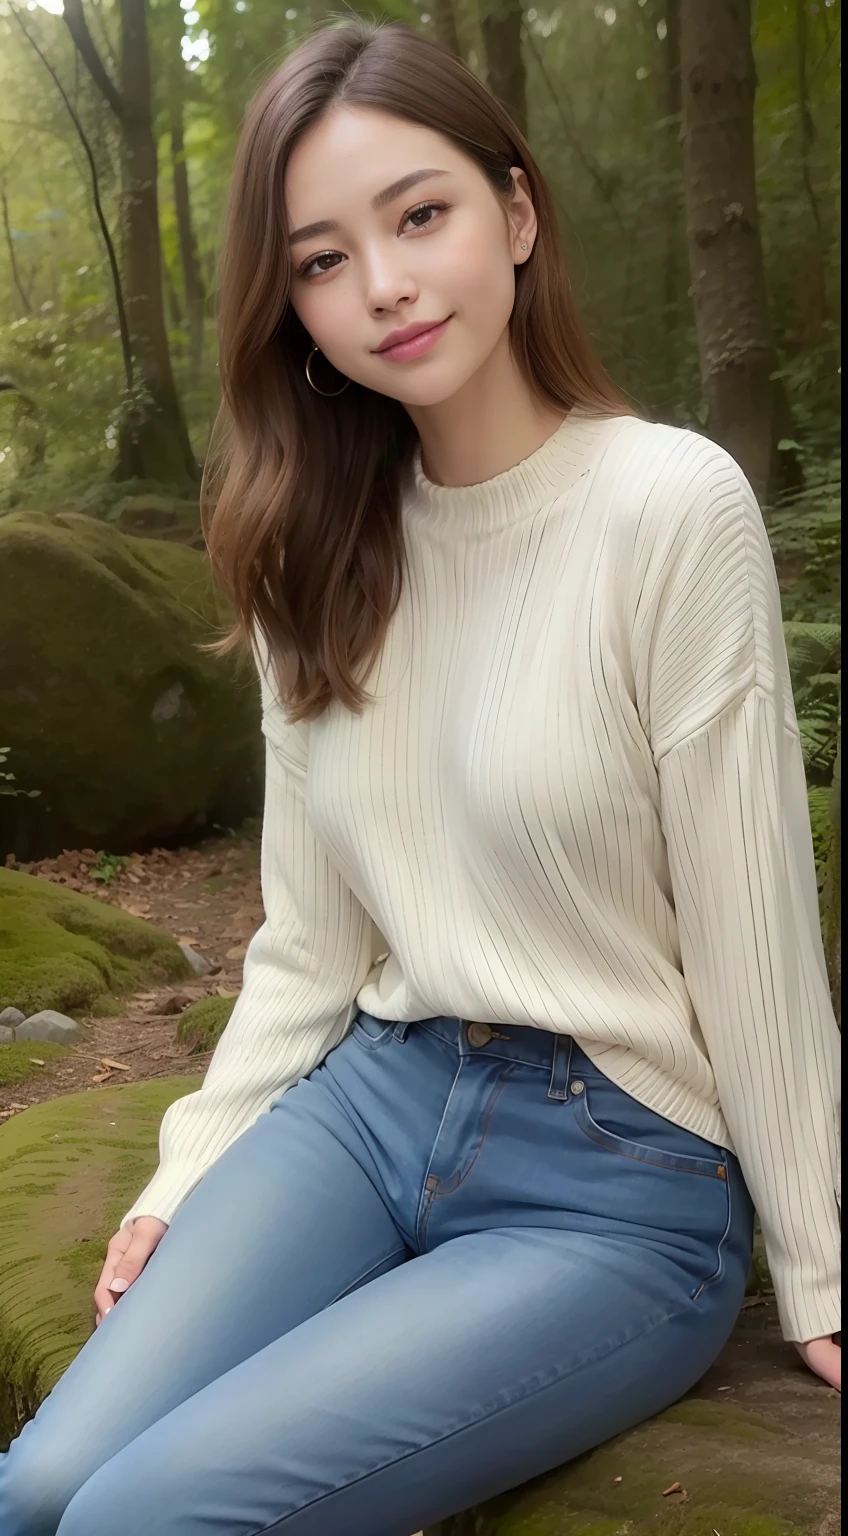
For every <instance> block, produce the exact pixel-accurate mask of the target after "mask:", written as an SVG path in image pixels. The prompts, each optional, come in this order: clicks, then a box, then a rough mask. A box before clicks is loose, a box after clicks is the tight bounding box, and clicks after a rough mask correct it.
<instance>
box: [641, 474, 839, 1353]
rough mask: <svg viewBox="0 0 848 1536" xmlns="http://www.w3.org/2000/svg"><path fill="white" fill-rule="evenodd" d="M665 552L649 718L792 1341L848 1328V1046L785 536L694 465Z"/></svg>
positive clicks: (750, 503) (750, 498)
mask: <svg viewBox="0 0 848 1536" xmlns="http://www.w3.org/2000/svg"><path fill="white" fill-rule="evenodd" d="M692 486H693V492H692V496H691V498H690V500H689V503H688V505H687V507H686V508H685V509H684V510H683V512H682V514H681V515H680V516H678V517H676V518H675V520H674V521H675V527H674V528H673V530H672V531H671V533H670V537H669V538H668V539H667V540H666V541H665V542H664V543H663V542H662V541H660V547H659V548H658V558H657V572H656V580H655V582H653V583H652V582H651V581H650V579H649V580H648V582H647V586H646V603H647V607H648V609H651V608H653V612H652V615H651V624H650V630H651V637H650V646H649V647H647V652H646V653H647V654H648V655H649V660H648V662H647V667H646V699H645V702H646V713H647V717H648V724H649V735H650V739H651V746H652V752H653V755H654V759H655V761H656V764H657V768H658V774H659V783H660V804H661V820H662V824H663V831H664V834H665V838H666V843H667V848H668V859H669V869H670V875H671V882H672V888H673V898H674V905H675V911H676V916H677V924H678V933H679V943H680V951H681V959H682V966H683V971H684V976H685V979H686V983H687V987H688V990H689V993H690V995H691V998H692V1001H693V1005H694V1008H695V1012H696V1015H697V1018H698V1022H699V1024H700V1027H701V1030H702V1033H703V1036H704V1040H705V1043H706V1047H707V1051H708V1053H709V1057H710V1061H711V1063H712V1067H713V1070H714V1073H715V1078H716V1085H717V1089H718V1095H719V1099H720V1103H721V1107H722V1110H723V1112H724V1116H725V1120H726V1122H727V1124H728V1127H729V1129H730V1134H731V1136H732V1138H733V1142H734V1146H735V1150H736V1152H737V1154H738V1156H739V1159H740V1162H741V1165H742V1169H743V1172H744V1174H745V1178H746V1182H747V1184H748V1187H749V1189H750V1191H751V1195H752V1198H753V1200H754V1203H755V1205H756V1208H757V1211H758V1213H759V1216H760V1221H761V1223H762V1228H763V1235H764V1239H765V1244H766V1251H767V1255H768V1259H769V1265H770V1269H771V1274H772V1278H773V1281H774V1286H775V1292H776V1296H777V1302H778V1307H779V1312H780V1318H781V1324H782V1327H783V1331H784V1334H785V1336H786V1338H787V1339H793V1340H798V1341H805V1340H809V1339H811V1338H816V1337H819V1336H822V1335H826V1334H830V1333H832V1332H834V1331H836V1330H837V1329H839V1328H840V1327H841V1322H840V1261H839V1253H840V1219H839V1123H838V1108H839V1034H838V1028H837V1024H836V1020H835V1017H834V1013H833V1009H832V1005H831V999H830V992H829V987H828V981H827V974H826V968H825V959H824V951H823V945H822V938H821V929H820V925H819V914H818V897H817V890H816V878H815V864H814V857H813V846H812V836H811V830H810V819H809V811H808V805H807V794H806V783H805V774H804V766H803V759H802V755H801V746H800V740H799V734H798V726H797V718H796V715H795V709H794V704H793V700H792V689H791V683H790V677H789V668H788V662H787V656H786V646H785V640H784V635H783V628H782V622H781V608H780V594H779V589H778V584H777V577H776V573H775V568H774V560H773V556H772V553H771V549H770V546H769V542H768V536H767V533H766V529H765V524H764V522H763V518H762V515H761V513H760V510H759V507H758V506H757V503H756V500H755V498H754V495H753V492H752V491H751V488H750V486H749V485H748V483H747V481H746V480H745V479H744V476H743V475H742V474H741V471H740V470H739V469H738V467H737V466H736V465H735V463H734V461H733V460H732V459H731V458H730V456H729V455H726V454H724V453H723V451H722V450H721V449H716V448H715V447H714V445H709V447H708V448H705V449H704V450H702V451H701V453H700V455H698V456H697V462H696V470H695V474H694V476H693V482H692Z"/></svg>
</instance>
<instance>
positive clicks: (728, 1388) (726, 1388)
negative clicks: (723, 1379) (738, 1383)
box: [718, 1387, 733, 1392]
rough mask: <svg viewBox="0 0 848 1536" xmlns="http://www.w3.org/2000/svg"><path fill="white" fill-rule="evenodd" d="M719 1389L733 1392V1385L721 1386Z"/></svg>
mask: <svg viewBox="0 0 848 1536" xmlns="http://www.w3.org/2000/svg"><path fill="white" fill-rule="evenodd" d="M718 1390H719V1392H732V1391H733V1388H732V1387H719V1389H718Z"/></svg>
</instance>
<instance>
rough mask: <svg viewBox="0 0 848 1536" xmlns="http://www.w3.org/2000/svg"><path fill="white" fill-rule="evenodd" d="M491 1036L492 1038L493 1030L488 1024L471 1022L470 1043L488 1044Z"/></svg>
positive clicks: (469, 1027) (469, 1028)
mask: <svg viewBox="0 0 848 1536" xmlns="http://www.w3.org/2000/svg"><path fill="white" fill-rule="evenodd" d="M491 1038H492V1031H491V1029H490V1028H489V1026H488V1024H477V1023H474V1024H469V1026H468V1043H469V1045H488V1044H489V1041H490V1040H491Z"/></svg>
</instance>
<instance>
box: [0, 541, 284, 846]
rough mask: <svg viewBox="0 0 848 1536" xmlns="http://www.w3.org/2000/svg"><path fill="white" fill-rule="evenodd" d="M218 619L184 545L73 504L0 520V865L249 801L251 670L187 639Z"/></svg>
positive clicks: (206, 572)
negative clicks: (2, 790)
mask: <svg viewBox="0 0 848 1536" xmlns="http://www.w3.org/2000/svg"><path fill="white" fill-rule="evenodd" d="M230 618H231V615H230V612H229V610H228V608H227V605H226V603H225V600H224V598H223V597H222V596H221V594H220V592H219V591H218V590H217V588H216V586H215V583H214V581H213V578H212V575H211V569H210V565H209V561H208V559H207V557H206V556H205V554H202V553H199V552H198V551H197V550H193V549H189V548H187V547H185V546H184V545H182V544H180V543H177V542H174V543H172V542H164V541H160V540H158V539H149V538H148V539H145V538H132V537H130V536H128V535H127V534H125V533H122V532H121V531H120V530H119V529H117V528H116V527H114V526H112V525H110V524H108V523H104V522H100V521H98V520H97V519H95V518H91V517H86V516H84V515H83V514H81V513H73V512H66V513H45V512H12V513H9V514H8V515H7V516H5V517H4V518H3V519H2V521H0V652H2V655H3V658H4V665H3V667H2V670H0V721H2V725H0V743H2V745H3V746H6V747H9V748H10V757H9V761H8V765H7V766H8V770H9V771H10V772H12V773H14V774H15V782H16V785H17V787H18V788H19V789H20V790H22V791H24V792H25V793H24V794H22V795H19V796H15V797H12V796H2V797H0V863H2V861H3V857H4V856H5V855H6V854H7V853H9V852H11V853H14V854H15V855H16V857H17V858H18V859H21V860H26V859H35V858H41V857H47V856H52V855H54V854H56V853H59V852H61V850H62V849H63V848H84V847H94V848H96V849H101V848H103V849H107V850H108V851H109V852H111V853H125V852H132V851H135V850H137V849H140V848H144V847H150V846H155V845H156V844H157V843H163V842H168V841H174V840H175V839H177V838H180V837H183V838H185V837H190V836H193V835H196V834H199V833H201V832H202V831H204V830H208V829H209V828H211V827H214V826H229V827H235V826H238V825H239V824H240V823H241V821H242V820H244V818H245V817H246V816H248V815H252V814H255V813H257V811H258V809H259V808H260V805H261V785H262V762H263V753H262V735H261V730H260V723H259V722H260V701H259V688H258V684H257V681H256V677H255V671H254V668H253V666H252V663H251V662H250V661H249V660H245V661H240V662H236V661H235V660H234V659H233V658H232V657H228V658H222V657H216V656H213V655H210V654H208V653H204V652H203V651H201V650H200V648H199V647H200V646H201V645H203V644H208V643H210V642H212V641H214V640H215V639H217V638H219V637H220V635H221V634H222V633H224V631H225V629H226V628H228V627H229V623H230ZM30 791H38V794H37V796H36V797H35V798H30V797H29V792H30Z"/></svg>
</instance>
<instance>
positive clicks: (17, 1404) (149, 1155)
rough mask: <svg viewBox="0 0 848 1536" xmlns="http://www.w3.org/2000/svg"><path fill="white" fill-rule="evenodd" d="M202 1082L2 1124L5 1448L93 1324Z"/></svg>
mask: <svg viewBox="0 0 848 1536" xmlns="http://www.w3.org/2000/svg"><path fill="white" fill-rule="evenodd" d="M201 1081H202V1078H201V1077H198V1076H193V1077H171V1078H163V1079H161V1080H160V1081H158V1082H151V1083H129V1084H126V1085H124V1086H122V1087H114V1088H100V1089H98V1090H91V1091H90V1092H88V1093H75V1094H69V1095H67V1096H66V1097H64V1098H59V1099H51V1100H49V1101H48V1102H47V1103H44V1104H36V1105H34V1106H33V1107H32V1108H31V1109H27V1110H24V1112H23V1113H22V1114H19V1115H16V1116H15V1117H14V1119H12V1120H9V1121H7V1123H6V1124H5V1125H4V1126H2V1128H0V1231H2V1233H3V1262H2V1264H0V1446H3V1447H5V1446H7V1445H8V1443H9V1440H10V1439H12V1437H13V1436H14V1435H15V1434H17V1432H18V1431H19V1429H20V1428H21V1426H22V1425H23V1424H24V1423H25V1422H26V1420H27V1419H29V1418H31V1417H32V1416H33V1414H34V1413H35V1412H36V1410H37V1408H38V1406H39V1404H40V1403H41V1402H42V1400H43V1399H44V1397H45V1396H46V1395H47V1393H48V1392H49V1391H50V1389H51V1388H52V1387H53V1386H54V1385H55V1383H56V1382H57V1381H58V1379H59V1377H60V1376H61V1375H62V1373H63V1372H64V1371H65V1370H66V1368H67V1367H68V1365H69V1364H70V1362H71V1360H72V1359H73V1358H74V1356H75V1355H76V1354H77V1353H78V1352H79V1350H80V1349H81V1348H82V1346H83V1344H84V1343H85V1341H86V1339H87V1338H88V1337H89V1335H90V1333H91V1332H92V1330H93V1327H94V1303H93V1299H92V1298H93V1292H94V1287H95V1284H96V1283H97V1277H98V1275H99V1273H100V1270H101V1268H102V1265H103V1259H104V1256H105V1251H106V1243H107V1242H108V1240H109V1238H110V1237H111V1236H112V1234H113V1232H115V1231H116V1230H117V1227H118V1223H119V1221H120V1220H121V1217H122V1216H123V1214H124V1212H125V1211H126V1209H127V1208H128V1206H130V1205H131V1204H132V1202H133V1200H134V1198H135V1196H136V1195H137V1194H138V1193H139V1191H140V1190H141V1189H143V1188H144V1186H145V1184H147V1182H148V1180H149V1179H150V1178H151V1176H152V1174H153V1172H154V1170H155V1167H156V1162H157V1156H158V1133H159V1125H160V1122H161V1120H162V1116H163V1114H164V1113H165V1110H166V1109H167V1108H168V1105H169V1104H171V1103H173V1101H174V1099H178V1098H181V1097H182V1095H183V1094H186V1093H194V1092H195V1091H196V1089H198V1088H199V1087H200V1084H201Z"/></svg>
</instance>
